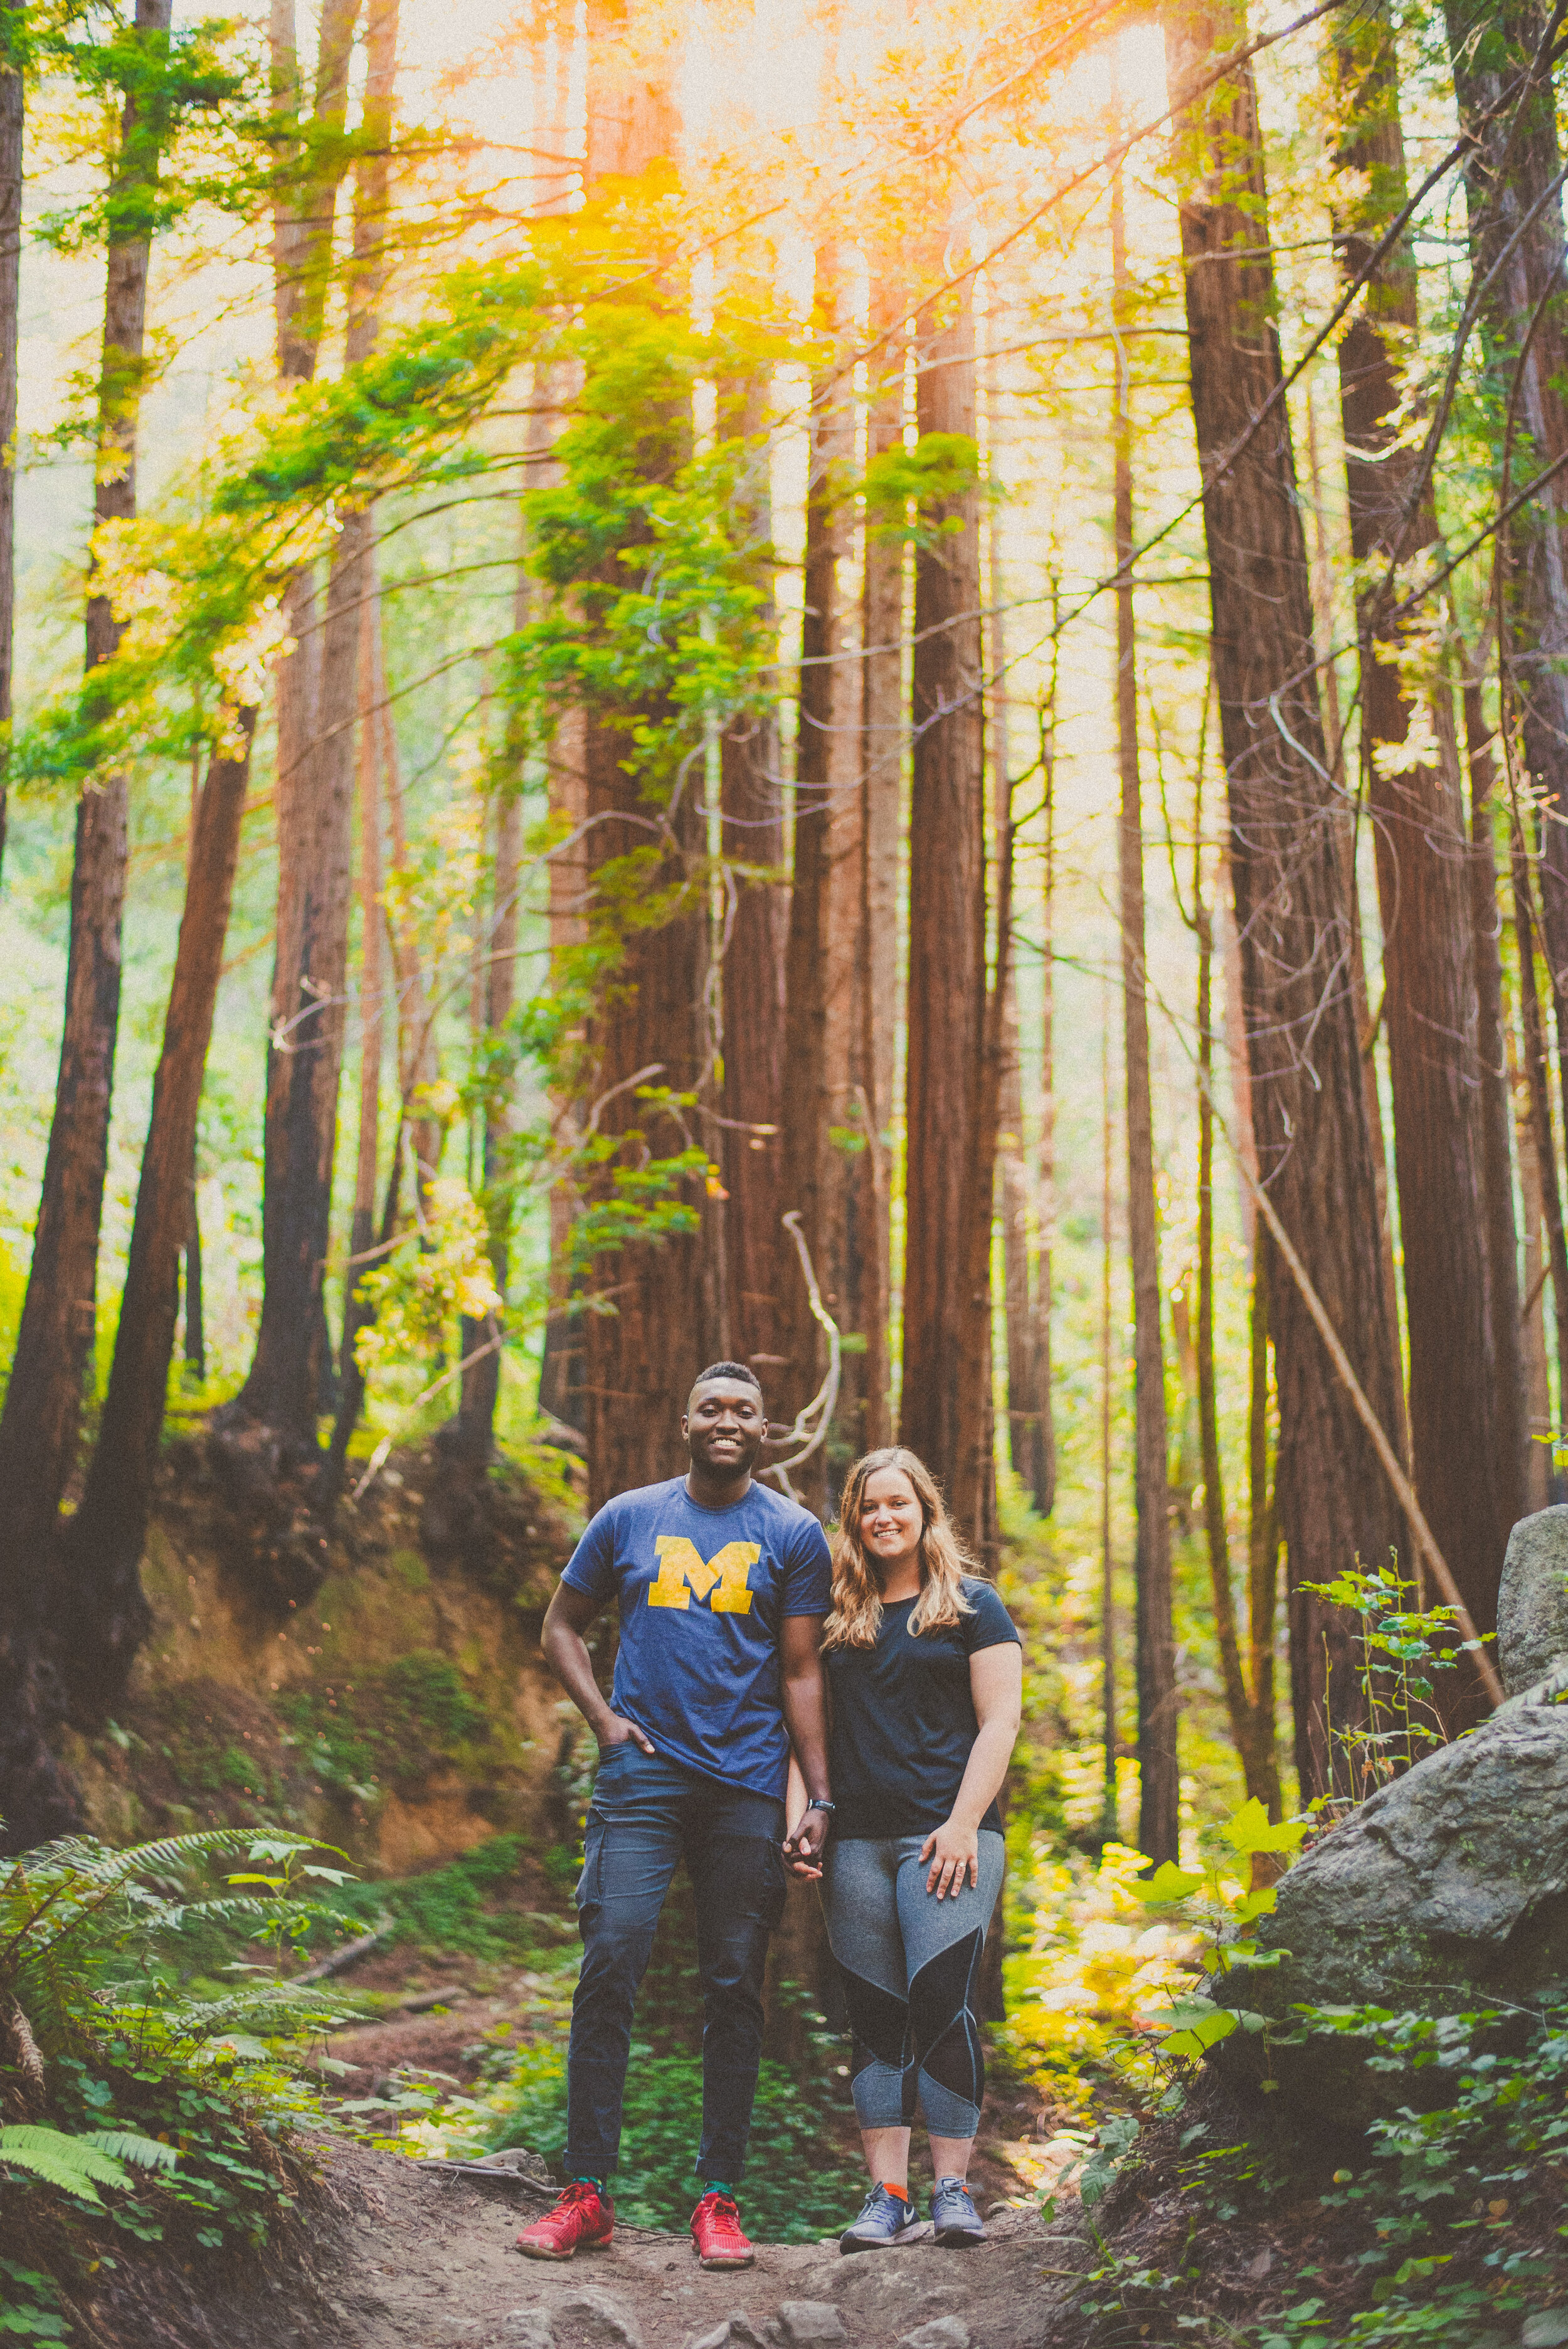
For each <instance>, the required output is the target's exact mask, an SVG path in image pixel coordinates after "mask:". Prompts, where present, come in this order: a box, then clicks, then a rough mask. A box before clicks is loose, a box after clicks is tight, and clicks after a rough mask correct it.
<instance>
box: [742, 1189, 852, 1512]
mask: <svg viewBox="0 0 1568 2349" xmlns="http://www.w3.org/2000/svg"><path fill="white" fill-rule="evenodd" d="M780 1220H781V1221H782V1223H783V1226H784V1228H785V1230H786V1231H787V1232H788V1233H789V1237H790V1238H791V1239H792V1240H793V1241H794V1243H795V1251H796V1254H797V1255H798V1256H799V1259H800V1269H801V1271H802V1272H803V1273H804V1274H805V1276H806V1294H807V1296H808V1298H809V1299H810V1305H811V1318H812V1319H813V1320H815V1321H817V1322H819V1323H820V1325H821V1327H822V1328H823V1329H824V1330H826V1331H827V1333H828V1374H827V1376H826V1378H825V1379H824V1380H823V1381H822V1383H821V1385H820V1387H819V1388H818V1389H817V1392H816V1393H815V1394H814V1395H813V1396H812V1397H811V1400H810V1402H809V1403H806V1404H805V1405H804V1406H803V1407H802V1408H801V1409H800V1410H799V1411H798V1412H797V1413H796V1414H795V1423H794V1425H793V1426H792V1427H791V1428H790V1429H789V1432H788V1433H787V1434H784V1435H781V1436H780V1437H779V1443H780V1444H799V1446H800V1449H799V1452H797V1453H796V1454H795V1456H794V1458H793V1459H791V1460H772V1461H769V1464H768V1466H767V1467H766V1468H763V1469H761V1470H759V1471H758V1474H759V1475H763V1476H777V1477H778V1479H779V1484H780V1485H782V1486H783V1489H784V1491H785V1492H786V1493H787V1494H788V1495H789V1498H790V1500H792V1501H794V1500H798V1499H799V1494H798V1493H797V1492H796V1490H795V1488H794V1486H793V1485H791V1484H790V1482H789V1471H790V1469H791V1468H799V1465H800V1464H801V1462H802V1461H803V1460H810V1457H811V1454H812V1453H813V1452H815V1451H817V1450H818V1449H819V1447H820V1445H821V1444H823V1443H825V1442H826V1440H827V1434H828V1427H829V1423H830V1421H831V1419H832V1416H833V1405H834V1404H835V1403H836V1402H838V1400H839V1361H840V1354H841V1346H840V1340H839V1325H838V1323H837V1322H836V1321H835V1320H834V1319H833V1317H832V1315H831V1314H830V1312H829V1310H828V1309H827V1307H826V1306H825V1305H824V1304H823V1302H822V1292H821V1290H820V1288H819V1287H818V1285H817V1274H816V1268H815V1267H814V1266H813V1265H812V1262H811V1251H810V1248H809V1247H807V1245H806V1235H805V1233H804V1232H803V1231H802V1229H801V1228H800V1210H799V1207H791V1208H790V1209H789V1213H788V1214H787V1215H785V1216H783V1217H782V1218H781V1219H780Z"/></svg>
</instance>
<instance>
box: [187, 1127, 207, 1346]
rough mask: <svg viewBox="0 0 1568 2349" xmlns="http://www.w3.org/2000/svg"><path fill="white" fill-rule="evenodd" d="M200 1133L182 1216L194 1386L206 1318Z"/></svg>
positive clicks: (192, 1156) (205, 1343) (189, 1340)
mask: <svg viewBox="0 0 1568 2349" xmlns="http://www.w3.org/2000/svg"><path fill="white" fill-rule="evenodd" d="M200 1157H201V1144H200V1136H198V1140H197V1143H195V1145H193V1147H192V1149H191V1207H190V1212H189V1214H188V1215H187V1216H186V1219H185V1296H184V1305H185V1369H186V1373H187V1376H188V1377H190V1378H191V1379H192V1380H193V1381H195V1383H196V1384H197V1385H198V1386H204V1385H205V1384H206V1382H207V1319H206V1302H205V1298H204V1295H203V1283H202V1279H201V1176H200V1173H199V1161H200Z"/></svg>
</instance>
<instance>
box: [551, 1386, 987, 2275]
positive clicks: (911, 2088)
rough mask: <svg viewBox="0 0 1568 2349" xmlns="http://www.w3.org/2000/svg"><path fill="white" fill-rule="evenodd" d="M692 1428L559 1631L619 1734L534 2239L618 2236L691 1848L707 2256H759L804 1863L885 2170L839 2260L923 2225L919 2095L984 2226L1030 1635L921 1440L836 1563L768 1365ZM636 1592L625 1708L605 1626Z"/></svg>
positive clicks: (561, 1618)
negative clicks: (781, 1482)
mask: <svg viewBox="0 0 1568 2349" xmlns="http://www.w3.org/2000/svg"><path fill="white" fill-rule="evenodd" d="M681 1427H682V1433H683V1434H684V1436H685V1438H686V1444H687V1448H688V1451H689V1453H690V1456H691V1466H690V1469H689V1472H688V1473H687V1475H685V1476H680V1477H674V1478H672V1479H671V1480H670V1481H669V1482H668V1483H665V1484H661V1485H646V1486H645V1487H643V1488H641V1489H640V1490H638V1491H635V1492H630V1493H623V1494H620V1495H617V1496H616V1498H615V1499H614V1500H612V1501H610V1502H609V1503H607V1504H606V1506H604V1507H603V1509H601V1510H600V1511H599V1513H598V1515H597V1516H595V1517H594V1518H593V1521H592V1523H591V1524H590V1525H589V1526H588V1529H587V1531H586V1532H585V1533H584V1535H583V1538H582V1540H581V1541H580V1542H579V1544H578V1546H577V1548H576V1550H575V1551H574V1553H573V1557H572V1561H571V1563H570V1565H569V1566H568V1567H567V1568H566V1571H565V1573H564V1574H563V1575H562V1578H561V1583H560V1586H559V1588H557V1590H556V1592H555V1595H554V1597H553V1599H552V1601H551V1604H550V1609H549V1612H548V1614H547V1615H546V1617H545V1620H544V1634H543V1645H544V1653H545V1656H546V1658H547V1660H548V1661H549V1662H550V1664H551V1667H552V1670H553V1671H554V1672H555V1674H556V1677H557V1678H558V1679H559V1680H560V1682H561V1683H562V1687H563V1688H564V1689H565V1691H566V1692H567V1694H568V1695H569V1696H570V1697H571V1698H572V1700H573V1702H574V1703H575V1704H576V1706H577V1707H578V1709H579V1711H580V1712H581V1713H583V1717H584V1718H585V1720H586V1721H587V1723H588V1724H589V1726H590V1728H591V1729H592V1730H593V1733H594V1735H595V1736H596V1737H597V1739H598V1741H599V1767H598V1775H597V1776H596V1778H595V1780H594V1785H593V1801H592V1804H591V1806H590V1807H589V1811H588V1824H587V1835H586V1840H585V1847H584V1854H583V1874H582V1878H581V1879H580V1881H579V1884H578V1887H577V1906H578V1917H579V1923H580V1926H581V1930H582V1935H583V1970H582V1974H581V1976H580V1978H579V1981H578V1985H577V1992H576V1996H575V1999H574V2000H573V2011H572V2038H571V2045H570V2050H569V2054H568V2058H567V2142H566V2150H565V2157H564V2165H563V2166H564V2171H565V2177H566V2181H567V2182H566V2186H565V2189H564V2191H563V2192H562V2195H561V2198H560V2199H559V2201H558V2202H557V2203H556V2204H555V2206H554V2208H553V2209H551V2210H549V2211H547V2212H546V2213H545V2215H544V2217H543V2218H542V2219H540V2220H537V2221H536V2222H535V2223H534V2224H533V2225H532V2226H531V2227H527V2228H525V2229H524V2230H523V2231H522V2233H521V2235H520V2236H519V2238H518V2249H519V2250H520V2251H523V2252H524V2253H526V2254H527V2255H528V2256H529V2257H531V2258H533V2259H551V2260H562V2259H571V2258H572V2257H573V2254H574V2253H575V2252H576V2251H590V2250H594V2249H601V2248H603V2247H604V2246H605V2245H607V2244H608V2243H609V2241H610V2240H611V2235H612V2230H613V2229H614V2204H613V2202H612V2200H611V2199H610V2192H609V2181H610V2178H611V2174H612V2172H613V2170H614V2166H615V2159H616V2154H617V2151H618V2148H619V2144H620V2135H621V2106H622V2096H623V2091H624V2084H625V2075H626V2064H627V2060H628V2055H629V2053H630V2047H631V2035H632V2017H633V2010H634V2002H635V1999H636V1993H637V1990H638V1987H639V1985H640V1983H641V1982H642V1979H643V1974H644V1971H645V1969H646V1966H647V1962H648V1957H649V1953H650V1951H651V1950H652V1947H653V1940H654V1931H655V1926H656V1925H657V1922H658V1918H659V1911H660V1909H661V1908H662V1906H663V1903H664V1899H665V1893H666V1892H667V1890H668V1889H669V1884H670V1879H671V1878H672V1877H673V1875H674V1873H675V1868H676V1862H677V1860H679V1859H681V1858H683V1857H684V1859H685V1861H686V1868H687V1872H688V1874H689V1876H690V1878H691V1882H692V1887H693V1890H694V1892H695V1894H696V1932H697V1966H698V1972H699V1976H700V1979H701V1984H702V1994H703V2009H704V2023H703V2042H702V2050H703V2123H702V2142H701V2145H700V2147H699V2148H698V2151H697V2156H696V2163H695V2165H694V2167H695V2172H696V2178H697V2179H698V2180H699V2181H700V2187H701V2191H700V2196H699V2199H698V2200H697V2204H696V2209H695V2211H694V2212H693V2214H692V2220H691V2232H692V2238H693V2241H694V2244H695V2247H696V2252H697V2255H698V2257H699V2259H700V2260H701V2261H702V2264H703V2265H704V2267H710V2268H731V2267H736V2268H738V2267H747V2266H748V2265H749V2264H750V2262H751V2260H752V2257H753V2253H752V2247H751V2245H750V2243H749V2242H748V2240H747V2238H746V2235H745V2233H744V2231H743V2230H742V2227H741V2223H740V2212H739V2208H738V2201H737V2196H736V2189H737V2188H738V2184H739V2180H740V2177H741V2172H742V2169H743V2168H744V2165H745V2159H746V2144H747V2137H748V2131H749V2128H750V2125H751V2108H752V2104H753V2101H754V2099H755V2095H756V2091H757V2071H758V2060H759V2058H760V2054H761V2047H762V2020H763V2010H762V1984H763V1973H764V1968H765V1966H766V1962H767V1955H768V1940H769V1933H770V1932H771V1930H773V1928H774V1927H775V1926H776V1925H777V1924H778V1923H779V1920H780V1918H781V1916H782V1913H783V1907H784V1895H785V1884H786V1870H787V1869H788V1870H789V1871H790V1872H792V1873H793V1874H795V1875H796V1876H798V1877H801V1878H808V1879H810V1880H812V1881H820V1886H821V1897H822V1901H823V1907H824V1909H825V1912H826V1916H827V1925H828V1938H829V1941H830V1946H831V1949H832V1952H833V1957H834V1960H835V1961H836V1963H837V1965H838V1968H839V1972H840V1976H841V1981H842V1983H843V1990H844V1999H845V2004H846V2007H847V2009H848V2013H849V2020H850V2025H851V2032H852V2033H853V2059H852V2073H853V2086H854V2100H855V2112H856V2116H857V2118H858V2120H859V2122H860V2126H861V2137H862V2140H863V2142H864V2146H865V2154H866V2164H867V2168H869V2170H870V2172H871V2179H872V2187H871V2191H870V2193H869V2194H868V2195H867V2197H866V2201H865V2205H864V2208H863V2209H862V2210H861V2214H860V2216H859V2218H857V2219H856V2220H854V2221H853V2222H852V2224H851V2225H849V2226H848V2227H846V2229H845V2230H844V2232H843V2234H842V2235H841V2238H840V2248H841V2250H843V2251H872V2250H877V2249H879V2248H882V2247H883V2246H886V2245H889V2244H892V2243H896V2242H897V2241H898V2240H900V2238H901V2237H902V2236H903V2235H904V2234H905V2233H906V2232H907V2231H908V2230H909V2229H910V2228H911V2227H913V2225H914V2224H915V2223H916V2217H915V2212H914V2210H913V2206H912V2204H911V2201H910V2195H909V2145H910V2131H911V2127H912V2124H913V2120H914V2118H915V2115H916V2112H917V2110H918V2111H920V2112H921V2113H922V2114H923V2117H924V2121H925V2126H926V2129H927V2131H928V2133H929V2136H930V2139H931V2153H932V2164H933V2168H934V2172H935V2179H936V2182H935V2189H934V2195H933V2199H932V2218H933V2220H934V2238H935V2240H936V2242H937V2243H939V2244H942V2245H944V2246H951V2247H954V2248H957V2247H963V2246H966V2245H970V2244H974V2243H977V2242H979V2241H980V2240H982V2239H983V2237H984V2233H985V2229H984V2227H983V2225H982V2223H981V2220H980V2218H979V2215H978V2213H977V2212H976V2210H975V2205H974V2202H973V2201H972V2199H970V2195H969V2191H968V2188H967V2185H966V2183H965V2180H966V2177H967V2171H968V2165H969V2157H970V2153H971V2151H972V2149H973V2147H974V2142H975V2131H976V2128H977V2127H978V2124H979V2117H980V2102H981V2097H982V2095H983V2093H984V2087H985V2065H984V2055H983V2051H982V2045H981V2039H980V2031H979V2025H978V2023H977V2020H976V2017H975V2011H974V2005H973V2000H974V1994H975V1982H976V1978H977V1976H978V1972H979V1967H980V1956H981V1951H982V1950H983V1949H984V1946H985V1931H986V1928H987V1926H988V1924H989V1922H990V1919H991V1913H992V1910H993V1909H994V1908H995V1903H996V1897H997V1894H998V1892H999V1890H1000V1889H1001V1883H1002V1855H1003V1841H1002V1824H1001V1818H1000V1816H999V1814H998V1811H997V1807H996V1796H997V1794H998V1792H999V1791H1000V1788H1001V1785H1002V1780H1003V1777H1004V1775H1005V1774H1006V1768H1007V1764H1008V1760H1009V1758H1010V1756H1011V1754H1012V1750H1013V1744H1014V1740H1015V1739H1016V1735H1017V1730H1018V1719H1019V1705H1020V1694H1021V1686H1022V1651H1021V1647H1020V1644H1019V1640H1018V1634H1017V1632H1016V1630H1015V1629H1014V1626H1013V1623H1012V1621H1011V1619H1010V1618H1009V1617H1008V1615H1007V1612H1006V1609H1005V1608H1004V1607H1003V1605H1002V1602H1001V1600H1000V1599H998V1598H997V1596H996V1593H995V1590H994V1589H993V1588H991V1586H990V1585H989V1584H988V1583H985V1582H983V1581H981V1580H979V1579H977V1578H975V1577H974V1576H972V1575H968V1574H966V1573H965V1571H964V1558H963V1555H962V1552H961V1551H960V1549H959V1547H958V1543H957V1541H956V1539H955V1538H954V1533H953V1530H952V1527H951V1526H949V1524H948V1522H947V1518H946V1515H945V1512H944V1508H943V1505H942V1496H941V1495H940V1493H939V1492H938V1490H937V1487H936V1485H935V1484H934V1481H933V1479H932V1477H931V1475H929V1473H928V1472H927V1470H926V1469H925V1468H924V1467H923V1464H921V1462H920V1461H919V1460H917V1459H916V1457H915V1456H914V1454H913V1453H911V1452H907V1451H904V1450H903V1449H900V1448H897V1447H894V1448H892V1449H889V1450H887V1451H882V1452H872V1453H870V1454H867V1456H866V1457H865V1458H864V1459H863V1460H861V1461H859V1462H857V1463H856V1464H855V1466H854V1468H853V1469H852V1470H851V1473H850V1475H849V1477H848V1479H847V1481H846V1483H845V1485H844V1491H843V1499H842V1506H841V1516H840V1524H839V1527H838V1530H837V1532H836V1534H835V1536H834V1538H833V1544H832V1548H831V1550H830V1549H829V1546H828V1541H827V1538H826V1537H825V1536H824V1534H823V1531H822V1528H821V1526H820V1525H819V1523H818V1522H817V1519H816V1518H815V1517H814V1516H811V1515H810V1512H809V1511H808V1510H805V1509H803V1508H801V1507H799V1506H798V1505H797V1504H796V1503H795V1502H793V1501H790V1500H787V1499H785V1498H784V1497H783V1496H782V1495H779V1494H778V1493H775V1492H773V1491H772V1490H771V1489H770V1488H769V1487H768V1486H766V1485H758V1484H757V1483H756V1482H754V1480H753V1477H752V1474H751V1472H752V1468H753V1465H754V1464H755V1462H756V1460H757V1455H758V1453H759V1451H760V1450H761V1448H762V1444H763V1440H764V1437H765V1435H766V1433H767V1423H766V1419H765V1416H764V1413H763V1406H762V1394H761V1390H760V1388H759V1386H758V1381H757V1379H756V1378H755V1376H754V1375H753V1373H752V1372H751V1371H749V1370H748V1369H747V1368H746V1367H745V1365H744V1364H741V1363H737V1362H716V1363H715V1364H714V1365H713V1367H712V1368H711V1369H709V1370H707V1371H703V1373H702V1375H701V1376H700V1377H699V1378H698V1380H697V1381H696V1384H695V1385H694V1387H693V1388H692V1391H691V1395H690V1399H689V1401H688V1402H687V1406H686V1416H685V1418H684V1419H683V1420H682V1423H681ZM612 1600H614V1602H615V1604H616V1607H617V1609H618V1612H619V1617H620V1647H619V1651H618V1653H617V1657H616V1662H615V1676H614V1688H613V1690H612V1692H611V1696H610V1699H609V1702H605V1699H604V1697H603V1694H602V1693H601V1692H600V1690H599V1688H598V1686H597V1683H596V1682H595V1680H594V1677H593V1662H592V1660H591V1658H590V1656H589V1652H588V1649H587V1646H586V1644H585V1638H584V1635H585V1634H586V1633H587V1631H588V1630H589V1629H590V1628H591V1626H592V1625H593V1621H594V1619H595V1618H596V1617H597V1616H598V1615H599V1614H600V1613H601V1612H602V1611H603V1609H605V1608H607V1607H608V1606H609V1605H610V1603H611V1601H612Z"/></svg>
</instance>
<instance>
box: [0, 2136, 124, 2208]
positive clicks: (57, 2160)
mask: <svg viewBox="0 0 1568 2349" xmlns="http://www.w3.org/2000/svg"><path fill="white" fill-rule="evenodd" d="M0 2163H4V2164H5V2166H6V2167H7V2168H13V2169H26V2170H28V2171H30V2172H31V2174H32V2175H33V2176H34V2177H35V2178H42V2180H43V2181H44V2183H45V2185H46V2186H57V2187H58V2188H59V2189H60V2190H61V2192H62V2193H65V2194H74V2195H75V2196H76V2197H77V2199H79V2200H81V2201H84V2202H101V2200H102V2199H103V2198H102V2196H101V2195H100V2194H99V2193H98V2188H99V2187H100V2186H129V2184H130V2178H129V2174H128V2172H127V2171H126V2168H125V2166H124V2164H123V2163H121V2162H119V2161H117V2160H115V2159H114V2158H113V2157H112V2156H111V2155H109V2154H107V2153H101V2152H100V2151H99V2150H98V2147H97V2146H96V2145H94V2144H93V2143H92V2142H91V2140H90V2139H89V2138H87V2137H67V2136H66V2135H65V2133H64V2131H63V2130H60V2129H52V2128H42V2127H37V2126H36V2124H32V2123H23V2124H20V2125H18V2126H17V2127H12V2128H0Z"/></svg>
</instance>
